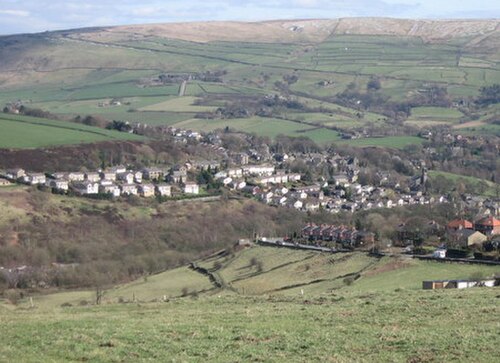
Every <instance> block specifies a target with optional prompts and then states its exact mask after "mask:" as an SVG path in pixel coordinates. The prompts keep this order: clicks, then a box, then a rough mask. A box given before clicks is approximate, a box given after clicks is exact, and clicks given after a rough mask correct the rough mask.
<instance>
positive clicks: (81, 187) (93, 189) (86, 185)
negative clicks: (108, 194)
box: [73, 181, 99, 195]
mask: <svg viewBox="0 0 500 363" xmlns="http://www.w3.org/2000/svg"><path fill="white" fill-rule="evenodd" d="M73 189H74V190H75V192H77V193H78V194H82V195H85V194H98V193H99V183H92V182H89V181H83V182H76V183H74V184H73Z"/></svg>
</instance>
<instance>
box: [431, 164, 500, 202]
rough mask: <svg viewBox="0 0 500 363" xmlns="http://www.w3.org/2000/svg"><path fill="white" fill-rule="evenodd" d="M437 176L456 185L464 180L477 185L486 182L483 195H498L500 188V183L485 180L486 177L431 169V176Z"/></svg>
mask: <svg viewBox="0 0 500 363" xmlns="http://www.w3.org/2000/svg"><path fill="white" fill-rule="evenodd" d="M437 176H441V177H443V178H446V179H448V180H449V181H450V182H451V183H452V184H453V185H456V184H458V183H460V182H461V181H463V182H464V183H466V184H473V185H477V184H479V183H481V182H482V183H484V184H485V186H486V188H485V189H484V191H483V192H482V193H481V194H482V195H485V196H487V197H496V196H497V191H498V190H500V185H499V184H495V183H493V182H491V181H489V180H484V179H479V178H474V177H472V176H466V175H459V174H453V173H447V172H445V171H437V170H430V171H429V177H430V178H431V181H432V178H435V177H437Z"/></svg>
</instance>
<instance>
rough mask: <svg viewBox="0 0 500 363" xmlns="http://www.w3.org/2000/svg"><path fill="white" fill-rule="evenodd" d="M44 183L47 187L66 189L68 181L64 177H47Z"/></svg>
mask: <svg viewBox="0 0 500 363" xmlns="http://www.w3.org/2000/svg"><path fill="white" fill-rule="evenodd" d="M45 185H47V186H48V187H49V188H54V189H57V190H64V191H67V190H68V189H69V183H68V181H67V180H65V179H48V180H47V181H46V182H45Z"/></svg>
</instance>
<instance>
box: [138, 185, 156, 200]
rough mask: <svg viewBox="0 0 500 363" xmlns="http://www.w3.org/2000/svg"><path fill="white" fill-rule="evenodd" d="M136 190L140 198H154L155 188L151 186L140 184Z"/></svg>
mask: <svg viewBox="0 0 500 363" xmlns="http://www.w3.org/2000/svg"><path fill="white" fill-rule="evenodd" d="M138 189H139V195H140V196H141V197H146V198H149V197H154V196H155V186H154V185H153V184H141V185H139V188H138Z"/></svg>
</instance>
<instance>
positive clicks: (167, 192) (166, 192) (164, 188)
mask: <svg viewBox="0 0 500 363" xmlns="http://www.w3.org/2000/svg"><path fill="white" fill-rule="evenodd" d="M156 192H157V193H158V195H160V196H162V197H170V196H171V195H172V186H171V185H168V184H158V185H157V186H156Z"/></svg>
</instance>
